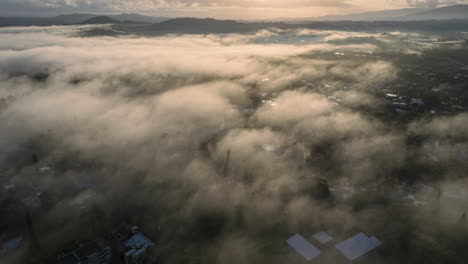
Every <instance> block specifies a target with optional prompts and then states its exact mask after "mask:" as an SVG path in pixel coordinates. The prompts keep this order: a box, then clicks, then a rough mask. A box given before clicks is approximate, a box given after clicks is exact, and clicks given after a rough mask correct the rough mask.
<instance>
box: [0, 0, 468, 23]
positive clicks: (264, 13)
mask: <svg viewBox="0 0 468 264" xmlns="http://www.w3.org/2000/svg"><path fill="white" fill-rule="evenodd" d="M456 3H468V0H459V1H457V0H0V16H50V15H57V14H63V13H122V12H134V13H143V14H149V15H158V16H194V17H214V18H229V19H265V18H277V17H314V16H323V15H331V14H348V13H354V12H362V11H373V10H383V9H397V8H405V7H415V6H418V7H436V6H443V5H448V4H456Z"/></svg>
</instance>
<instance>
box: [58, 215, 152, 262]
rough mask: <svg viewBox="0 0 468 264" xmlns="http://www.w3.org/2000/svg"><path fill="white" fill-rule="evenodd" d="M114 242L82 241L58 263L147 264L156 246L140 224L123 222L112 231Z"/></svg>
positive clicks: (100, 240) (100, 239) (101, 239)
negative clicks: (133, 224) (141, 229)
mask: <svg viewBox="0 0 468 264" xmlns="http://www.w3.org/2000/svg"><path fill="white" fill-rule="evenodd" d="M112 242H113V243H109V242H108V241H106V240H105V239H103V238H97V239H96V240H93V241H90V242H86V243H81V244H79V245H78V246H77V247H76V248H74V249H73V250H71V251H68V252H64V253H62V254H61V255H60V256H59V257H58V264H117V263H119V264H120V263H122V264H145V263H149V261H150V260H151V259H152V257H153V256H152V255H151V253H150V249H151V248H152V247H154V246H155V244H154V242H152V241H151V240H150V239H149V238H148V237H146V236H145V235H144V234H143V233H141V232H140V230H139V227H138V226H129V225H127V224H122V225H120V226H119V227H117V228H116V229H114V230H113V231H112Z"/></svg>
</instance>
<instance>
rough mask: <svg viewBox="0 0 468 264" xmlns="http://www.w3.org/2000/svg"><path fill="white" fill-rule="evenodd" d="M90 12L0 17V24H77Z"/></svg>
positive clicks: (87, 17)
mask: <svg viewBox="0 0 468 264" xmlns="http://www.w3.org/2000/svg"><path fill="white" fill-rule="evenodd" d="M95 16H96V15H92V14H67V15H60V16H56V17H0V26H53V25H71V24H79V23H82V22H83V21H85V20H87V19H90V18H93V17H95Z"/></svg>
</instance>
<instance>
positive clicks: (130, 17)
mask: <svg viewBox="0 0 468 264" xmlns="http://www.w3.org/2000/svg"><path fill="white" fill-rule="evenodd" d="M109 17H110V18H112V19H114V20H118V21H120V22H124V21H134V22H140V23H149V24H155V23H161V22H164V21H166V20H169V19H170V18H169V17H152V16H143V15H139V14H125V13H124V14H120V15H113V16H109Z"/></svg>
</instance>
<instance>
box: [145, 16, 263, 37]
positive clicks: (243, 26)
mask: <svg viewBox="0 0 468 264" xmlns="http://www.w3.org/2000/svg"><path fill="white" fill-rule="evenodd" d="M254 27H255V23H241V22H237V21H234V20H216V19H211V18H205V19H199V18H189V17H187V18H175V19H170V20H167V21H164V22H161V23H158V24H154V25H153V29H154V30H156V31H167V32H183V33H200V34H203V33H205V32H209V33H230V32H245V31H250V30H253V28H254Z"/></svg>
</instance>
